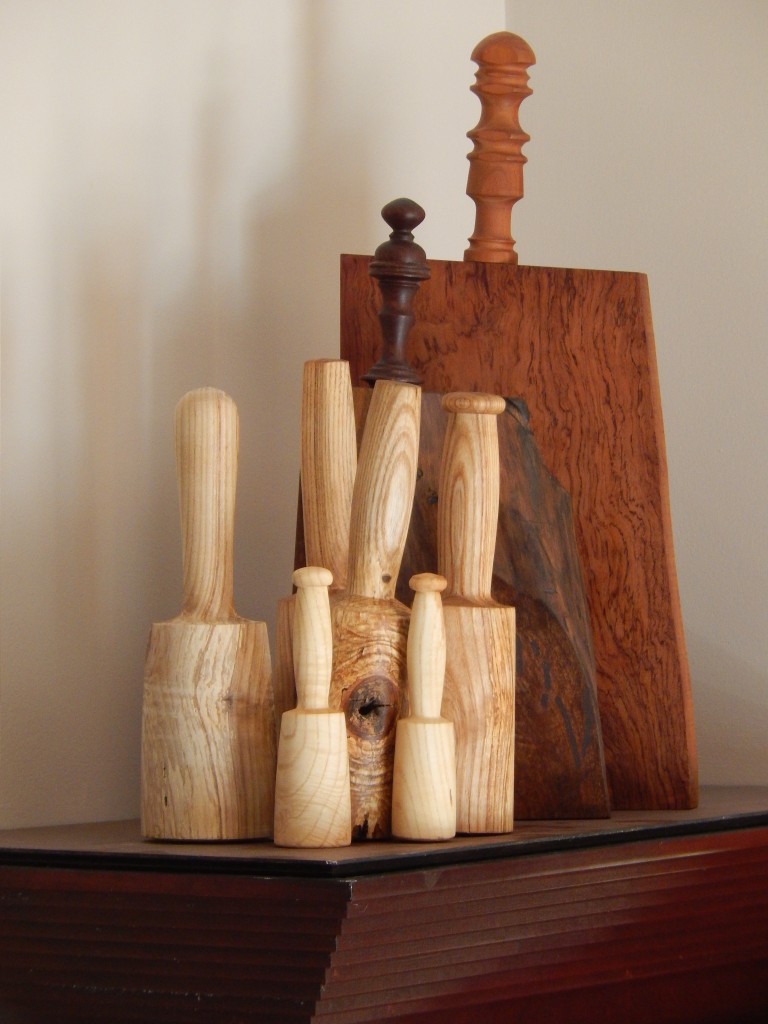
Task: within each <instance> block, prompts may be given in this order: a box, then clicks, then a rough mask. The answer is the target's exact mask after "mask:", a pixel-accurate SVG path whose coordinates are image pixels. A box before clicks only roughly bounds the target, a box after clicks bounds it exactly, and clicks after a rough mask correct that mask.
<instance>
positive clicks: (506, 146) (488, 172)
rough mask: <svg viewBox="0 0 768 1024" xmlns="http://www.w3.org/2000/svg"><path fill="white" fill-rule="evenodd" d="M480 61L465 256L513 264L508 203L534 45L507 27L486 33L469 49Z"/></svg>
mask: <svg viewBox="0 0 768 1024" xmlns="http://www.w3.org/2000/svg"><path fill="white" fill-rule="evenodd" d="M472 60H473V61H475V63H476V64H477V65H478V70H477V72H476V75H475V78H476V82H475V84H474V85H473V86H471V90H472V92H473V93H475V95H476V96H477V97H479V99H480V103H481V104H482V111H481V114H480V120H479V121H478V123H477V125H476V127H474V128H473V129H472V131H470V132H467V136H468V138H470V139H471V140H472V142H473V143H474V148H473V150H472V152H471V153H470V154H469V156H468V157H467V159H468V160H469V176H468V179H467V195H468V196H469V197H470V198H471V199H472V200H473V202H474V204H475V230H474V232H473V234H472V237H471V238H470V239H469V248H468V249H467V250H466V251H465V253H464V259H465V260H472V261H475V262H480V263H517V253H516V252H515V242H514V239H513V238H512V234H511V220H512V207H513V205H514V204H515V203H516V202H517V200H518V199H522V196H523V164H524V163H525V162H526V158H525V157H524V156H523V153H522V149H523V146H524V145H525V143H526V142H528V140H529V138H530V136H529V135H526V133H525V132H524V131H523V130H522V129H521V127H520V120H519V111H520V104H521V103H522V102H523V100H524V99H525V98H526V96H530V94H531V91H532V90H531V89H529V88H528V72H527V69H528V68H529V67H530V66H531V65H532V64H535V63H536V58H535V56H534V53H533V50H532V49H531V48H530V46H529V45H528V44H527V43H526V42H525V40H524V39H521V38H520V36H516V35H513V34H512V33H511V32H495V33H494V34H493V35H490V36H486V38H485V39H483V40H482V41H481V42H479V43H478V44H477V46H476V47H475V49H474V50H473V51H472Z"/></svg>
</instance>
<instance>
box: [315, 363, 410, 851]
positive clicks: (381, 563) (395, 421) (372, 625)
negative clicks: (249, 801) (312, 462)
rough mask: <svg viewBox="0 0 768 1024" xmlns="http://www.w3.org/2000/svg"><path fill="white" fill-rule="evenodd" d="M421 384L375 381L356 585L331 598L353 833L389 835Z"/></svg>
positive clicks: (355, 507)
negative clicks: (398, 593) (401, 583)
mask: <svg viewBox="0 0 768 1024" xmlns="http://www.w3.org/2000/svg"><path fill="white" fill-rule="evenodd" d="M420 414H421V390H420V388H418V387H416V386H415V385H412V384H401V383H395V382H393V381H386V380H380V381H377V382H376V385H375V387H374V390H373V395H372V397H371V401H370V406H369V408H368V416H367V418H366V422H365V427H364V431H363V438H362V443H361V447H360V457H359V462H358V469H357V477H356V479H355V487H354V494H353V499H352V518H351V525H350V549H349V582H348V590H347V593H346V594H344V595H342V596H340V597H339V598H338V600H337V601H335V602H334V604H333V607H332V620H333V638H334V653H333V662H334V667H333V677H332V680H331V696H330V706H331V707H332V708H341V709H343V710H344V712H345V713H346V716H347V734H348V738H349V763H350V779H351V787H352V828H353V837H354V838H358V839H365V838H370V839H380V838H384V837H386V836H388V835H389V834H390V824H391V799H392V767H393V758H394V740H395V723H396V721H397V719H398V717H399V714H400V708H401V703H402V700H403V695H404V693H405V688H406V646H407V637H408V622H409V618H410V611H409V609H408V608H407V607H406V606H405V605H403V604H401V603H400V602H399V601H397V600H396V599H395V597H394V593H395V587H396V584H397V576H398V573H399V571H400V563H401V561H402V557H403V550H404V548H405V541H406V536H407V532H408V523H409V520H410V515H411V507H412V505H413V492H414V487H415V482H416V469H417V456H418V445H419V424H420Z"/></svg>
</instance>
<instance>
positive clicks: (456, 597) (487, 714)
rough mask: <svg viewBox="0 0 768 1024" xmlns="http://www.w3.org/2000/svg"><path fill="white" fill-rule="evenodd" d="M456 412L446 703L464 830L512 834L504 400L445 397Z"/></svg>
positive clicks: (445, 494)
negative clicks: (501, 593)
mask: <svg viewBox="0 0 768 1024" xmlns="http://www.w3.org/2000/svg"><path fill="white" fill-rule="evenodd" d="M442 405H443V408H444V409H445V410H446V412H447V413H448V425H447V427H446V431H445V440H444V442H443V452H442V459H441V465H440V483H439V495H440V500H439V502H438V506H437V566H438V572H439V573H440V574H441V575H442V576H444V577H445V579H446V580H447V582H448V586H447V588H446V596H445V601H444V604H443V614H444V619H445V635H446V672H445V692H444V698H443V709H444V714H445V717H446V718H448V719H449V720H450V721H452V722H453V724H454V726H455V729H456V831H457V832H469V833H474V832H481V833H482V832H511V831H512V828H513V825H514V781H515V771H514V769H515V656H516V647H515V645H516V638H515V609H514V608H511V607H504V606H502V605H499V604H498V603H497V602H496V601H495V600H494V599H493V598H492V597H491V579H492V574H493V554H494V550H495V546H496V522H497V519H498V514H499V441H498V428H497V424H496V420H497V417H498V416H499V415H500V414H501V413H502V412H503V410H504V399H503V398H501V397H499V396H496V395H488V394H482V393H480V392H463V393H456V394H448V395H445V396H444V397H443V400H442Z"/></svg>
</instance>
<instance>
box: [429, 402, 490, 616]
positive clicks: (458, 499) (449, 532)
mask: <svg viewBox="0 0 768 1024" xmlns="http://www.w3.org/2000/svg"><path fill="white" fill-rule="evenodd" d="M442 405H443V408H444V409H445V410H446V412H448V413H449V419H448V426H447V429H446V432H445V440H444V442H443V457H442V472H441V480H440V487H439V490H438V493H439V495H440V500H439V502H438V518H437V531H438V532H437V549H438V569H439V572H440V573H441V575H443V576H445V578H446V580H447V583H448V586H447V589H446V597H455V596H456V595H459V596H461V597H462V598H463V599H464V600H466V601H474V602H483V601H490V600H491V580H492V578H493V555H494V545H495V538H496V524H497V521H498V517H499V437H498V428H497V424H496V417H497V416H498V415H500V414H501V413H502V412H504V399H503V398H501V397H499V396H498V395H483V394H480V393H477V394H476V393H472V392H468V393H454V394H449V395H445V397H444V398H443V402H442Z"/></svg>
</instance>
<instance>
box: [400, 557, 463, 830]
mask: <svg viewBox="0 0 768 1024" xmlns="http://www.w3.org/2000/svg"><path fill="white" fill-rule="evenodd" d="M445 585H446V581H445V578H444V577H443V576H438V575H436V574H435V573H431V572H423V573H419V574H418V575H416V576H412V577H411V579H410V586H411V589H412V590H413V591H414V594H415V597H414V599H413V607H412V608H411V625H410V628H409V630H408V702H409V705H410V714H409V716H408V717H407V718H401V719H400V721H399V722H398V723H397V734H396V738H395V769H394V775H393V782H392V835H393V836H396V837H398V838H400V839H416V840H438V839H450V838H451V837H452V836H454V835H455V834H456V746H455V742H454V727H453V722H449V721H448V720H447V719H445V718H441V717H440V706H441V704H442V699H443V682H444V679H445V625H444V623H443V609H442V602H441V599H440V592H441V591H442V590H444V589H445Z"/></svg>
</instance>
